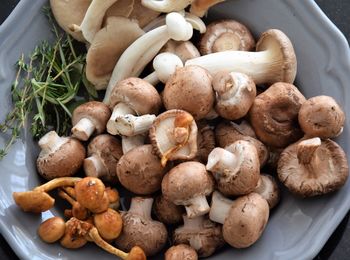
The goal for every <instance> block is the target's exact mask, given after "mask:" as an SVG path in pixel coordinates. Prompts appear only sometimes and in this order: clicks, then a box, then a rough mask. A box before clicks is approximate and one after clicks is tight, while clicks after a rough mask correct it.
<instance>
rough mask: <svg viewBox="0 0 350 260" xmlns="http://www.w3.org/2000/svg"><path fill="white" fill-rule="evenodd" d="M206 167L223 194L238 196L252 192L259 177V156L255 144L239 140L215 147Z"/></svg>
mask: <svg viewBox="0 0 350 260" xmlns="http://www.w3.org/2000/svg"><path fill="white" fill-rule="evenodd" d="M206 169H207V170H208V171H210V172H211V173H212V174H213V176H214V178H215V180H216V183H217V188H218V189H219V191H220V192H222V193H224V194H225V195H230V196H231V195H232V196H239V195H245V194H248V193H250V192H252V191H253V190H254V189H255V187H256V185H257V184H258V181H259V178H260V166H259V157H258V153H257V151H256V149H255V146H254V145H253V144H251V143H250V142H247V141H244V140H239V141H236V142H234V143H233V144H231V145H229V146H227V147H226V148H225V149H223V148H215V149H214V150H213V151H212V152H211V153H210V154H209V157H208V163H207V165H206Z"/></svg>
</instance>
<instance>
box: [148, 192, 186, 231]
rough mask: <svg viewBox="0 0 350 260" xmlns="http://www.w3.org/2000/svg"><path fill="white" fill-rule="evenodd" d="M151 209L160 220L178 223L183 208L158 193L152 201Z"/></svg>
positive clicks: (166, 222)
mask: <svg viewBox="0 0 350 260" xmlns="http://www.w3.org/2000/svg"><path fill="white" fill-rule="evenodd" d="M153 210H154V213H155V215H156V216H157V218H158V219H159V221H160V222H162V223H164V224H178V223H180V222H181V221H182V215H183V214H184V213H185V209H184V208H183V207H182V206H179V205H176V204H174V203H172V202H171V201H169V200H167V199H166V198H164V196H162V195H160V196H158V197H156V199H155V201H154V203H153Z"/></svg>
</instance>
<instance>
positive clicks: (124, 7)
mask: <svg viewBox="0 0 350 260" xmlns="http://www.w3.org/2000/svg"><path fill="white" fill-rule="evenodd" d="M134 5H135V0H117V1H116V2H115V3H114V4H112V5H111V6H110V7H109V8H108V9H107V11H106V13H105V16H104V20H105V21H106V20H108V19H109V17H124V18H128V17H129V16H130V15H131V13H132V11H133V10H134Z"/></svg>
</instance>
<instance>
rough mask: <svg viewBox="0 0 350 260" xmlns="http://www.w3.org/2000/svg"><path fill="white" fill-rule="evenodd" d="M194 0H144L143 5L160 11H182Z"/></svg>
mask: <svg viewBox="0 0 350 260" xmlns="http://www.w3.org/2000/svg"><path fill="white" fill-rule="evenodd" d="M193 1H194V0H161V1H159V0H158V1H157V0H142V5H143V6H145V7H147V8H149V9H152V10H154V11H157V12H160V13H170V12H174V11H181V10H183V9H185V8H186V7H187V6H189V5H190V4H192V2H193Z"/></svg>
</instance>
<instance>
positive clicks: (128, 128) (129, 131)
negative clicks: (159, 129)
mask: <svg viewBox="0 0 350 260" xmlns="http://www.w3.org/2000/svg"><path fill="white" fill-rule="evenodd" d="M155 119H156V116H155V115H142V116H134V115H131V114H128V115H124V116H119V117H117V118H116V120H115V123H114V124H113V127H114V129H115V130H116V132H118V134H120V135H124V136H134V135H139V134H143V133H146V132H147V131H148V130H149V129H150V127H151V125H152V124H153V121H154V120H155Z"/></svg>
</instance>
